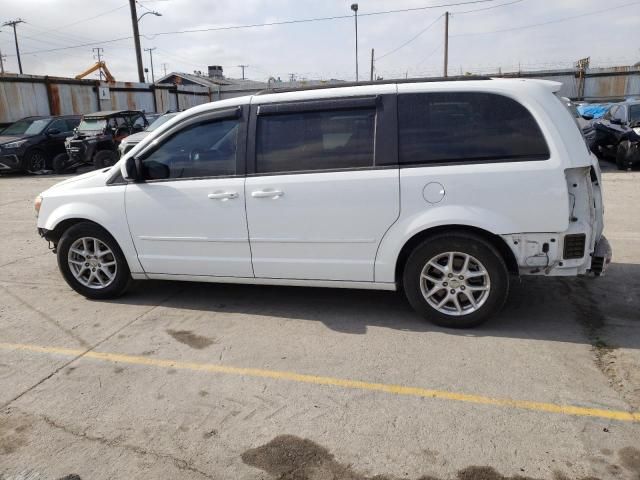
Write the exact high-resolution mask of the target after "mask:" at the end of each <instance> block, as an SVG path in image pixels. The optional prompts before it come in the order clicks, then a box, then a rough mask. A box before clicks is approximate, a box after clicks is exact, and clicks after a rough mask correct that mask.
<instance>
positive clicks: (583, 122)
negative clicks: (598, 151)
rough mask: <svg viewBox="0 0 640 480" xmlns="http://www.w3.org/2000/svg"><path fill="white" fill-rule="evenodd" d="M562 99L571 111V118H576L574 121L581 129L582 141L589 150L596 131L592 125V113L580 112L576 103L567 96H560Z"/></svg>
mask: <svg viewBox="0 0 640 480" xmlns="http://www.w3.org/2000/svg"><path fill="white" fill-rule="evenodd" d="M562 101H563V102H564V104H565V105H566V107H567V108H568V109H569V111H570V112H571V115H573V118H575V119H576V123H577V124H578V127H580V130H581V131H582V136H583V137H584V141H585V142H586V143H587V146H588V147H589V150H591V148H592V147H593V144H594V142H595V139H596V131H595V128H594V127H593V125H592V121H593V115H590V114H588V113H583V114H581V113H580V111H579V110H578V105H577V104H576V103H574V102H572V101H571V100H569V99H568V98H567V97H562Z"/></svg>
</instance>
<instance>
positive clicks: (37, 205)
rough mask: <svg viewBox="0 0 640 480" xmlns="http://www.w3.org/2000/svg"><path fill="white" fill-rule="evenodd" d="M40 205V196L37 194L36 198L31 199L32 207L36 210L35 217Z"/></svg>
mask: <svg viewBox="0 0 640 480" xmlns="http://www.w3.org/2000/svg"><path fill="white" fill-rule="evenodd" d="M41 206H42V197H41V196H40V195H38V196H37V197H36V199H35V200H34V201H33V208H34V210H35V211H36V217H37V216H38V214H39V213H40V207H41Z"/></svg>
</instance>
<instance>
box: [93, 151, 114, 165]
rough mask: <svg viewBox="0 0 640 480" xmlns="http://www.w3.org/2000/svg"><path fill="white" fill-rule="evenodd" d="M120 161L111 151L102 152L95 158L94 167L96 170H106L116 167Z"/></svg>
mask: <svg viewBox="0 0 640 480" xmlns="http://www.w3.org/2000/svg"><path fill="white" fill-rule="evenodd" d="M117 161H118V155H117V154H116V152H112V151H111V150H100V151H99V152H98V153H96V154H95V156H94V157H93V165H94V166H95V167H96V168H105V167H111V166H112V165H115V164H116V162H117Z"/></svg>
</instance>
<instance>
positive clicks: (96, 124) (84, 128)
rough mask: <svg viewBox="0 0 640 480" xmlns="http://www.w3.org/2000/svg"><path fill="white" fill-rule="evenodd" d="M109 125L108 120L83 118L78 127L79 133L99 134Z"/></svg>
mask: <svg viewBox="0 0 640 480" xmlns="http://www.w3.org/2000/svg"><path fill="white" fill-rule="evenodd" d="M106 125H107V120H106V119H104V118H83V119H82V121H81V122H80V125H78V131H79V132H99V131H101V130H103V129H104V127H106Z"/></svg>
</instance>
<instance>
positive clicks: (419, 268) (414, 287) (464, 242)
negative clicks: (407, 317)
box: [402, 232, 509, 328]
mask: <svg viewBox="0 0 640 480" xmlns="http://www.w3.org/2000/svg"><path fill="white" fill-rule="evenodd" d="M448 252H459V253H460V254H466V255H470V256H471V257H473V259H475V260H476V261H477V262H479V264H480V265H481V266H484V270H485V271H486V272H487V275H488V279H487V278H486V276H484V277H480V278H478V277H474V278H473V279H466V278H465V279H464V280H463V279H461V278H460V277H459V274H458V273H455V271H456V269H457V270H458V271H459V269H460V268H454V273H452V275H453V278H451V279H447V278H444V277H445V276H448V275H449V274H445V273H437V274H438V275H440V274H441V275H442V281H443V282H444V281H446V280H448V282H447V283H451V282H455V283H452V284H451V285H447V283H444V285H447V287H446V288H444V287H442V286H440V289H435V290H430V291H434V292H435V293H434V294H433V295H432V296H430V297H429V298H431V299H432V301H434V303H435V302H436V301H438V302H439V301H441V299H442V300H444V299H445V296H449V293H451V292H456V293H455V294H454V296H455V297H456V302H457V303H458V304H459V305H461V306H462V311H463V312H464V310H465V309H467V308H468V309H469V313H466V314H464V313H463V314H461V315H454V314H449V313H446V312H443V311H442V309H447V308H451V309H453V307H455V304H453V300H452V301H451V302H447V303H446V304H445V305H444V306H443V307H442V308H441V310H437V309H436V307H435V306H432V305H431V304H430V303H429V302H428V301H427V299H426V298H425V296H424V295H423V294H422V286H425V289H426V288H429V289H430V288H432V286H433V285H431V286H429V285H428V284H427V283H426V282H428V280H424V282H425V283H424V284H423V278H422V276H421V275H422V272H423V268H425V267H426V266H427V262H429V261H430V260H432V259H434V258H435V257H438V255H443V258H444V260H447V258H446V256H445V255H444V254H446V253H448ZM462 261H463V256H462V255H457V254H456V255H455V256H454V267H455V266H456V262H458V263H457V266H458V267H461V266H460V263H461V262H462ZM470 262H471V264H472V265H478V264H477V263H475V261H474V260H471V261H470ZM440 265H441V264H440ZM446 265H448V263H447V264H446ZM429 268H430V269H431V270H430V271H429V272H428V273H429V274H430V275H432V274H433V273H432V272H434V271H437V272H441V270H440V269H436V270H433V267H429ZM472 268H475V267H472ZM479 271H480V270H479V268H478V270H476V271H474V272H470V273H478V272H479ZM402 280H403V287H404V292H405V295H406V297H407V299H408V300H409V303H410V304H411V306H412V307H413V308H414V309H415V310H416V312H418V313H419V314H421V315H422V316H423V317H425V318H426V319H427V320H430V321H431V322H433V323H435V324H436V325H440V326H442V327H448V328H472V327H476V326H478V325H480V324H482V323H484V322H486V321H487V320H488V319H489V318H490V317H491V316H492V315H494V314H496V313H497V312H498V311H499V310H500V309H501V308H502V306H503V305H504V303H505V301H506V299H507V296H508V294H509V272H508V271H507V267H506V264H505V262H504V259H503V258H502V256H501V255H500V253H499V252H498V251H497V249H496V248H495V247H494V246H493V245H491V243H489V242H488V241H486V240H485V239H484V238H482V237H481V236H478V235H474V234H466V233H461V232H460V233H457V232H452V233H442V234H437V235H435V236H433V237H432V238H429V239H428V240H425V241H424V242H423V243H421V244H420V245H418V246H417V247H416V248H415V249H414V250H413V252H411V254H410V255H409V258H408V259H407V261H406V264H405V267H404V273H403V278H402ZM477 282H481V283H477ZM487 284H488V285H489V286H490V288H489V290H488V294H487V293H483V292H480V291H476V292H475V293H473V292H472V291H471V288H473V287H474V286H475V287H476V288H479V287H483V286H486V285H487ZM451 287H456V288H455V289H451ZM469 293H470V294H471V295H472V296H473V297H474V301H476V300H477V301H478V303H480V306H479V307H478V308H477V309H475V310H473V306H472V305H471V303H470V301H469V297H468V294H469ZM476 294H477V295H478V296H477V297H476ZM450 303H452V304H453V307H448V305H449V304H450Z"/></svg>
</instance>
